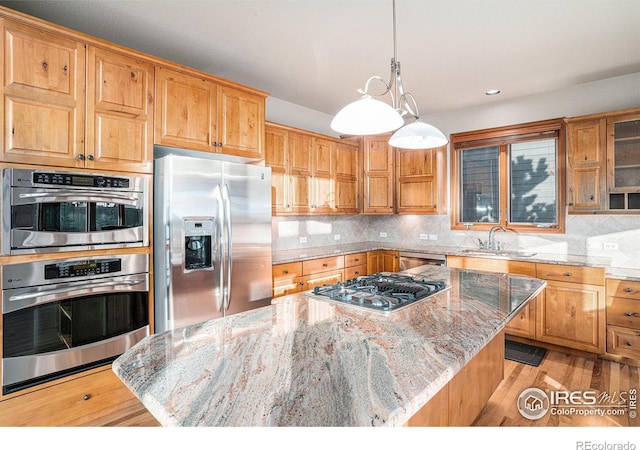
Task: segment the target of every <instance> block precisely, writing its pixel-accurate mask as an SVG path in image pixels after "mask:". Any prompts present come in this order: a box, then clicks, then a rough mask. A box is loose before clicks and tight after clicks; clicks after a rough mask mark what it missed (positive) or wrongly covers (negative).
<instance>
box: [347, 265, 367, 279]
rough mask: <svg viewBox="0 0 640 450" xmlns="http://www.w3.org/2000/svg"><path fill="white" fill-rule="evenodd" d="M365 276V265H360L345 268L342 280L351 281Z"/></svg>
mask: <svg viewBox="0 0 640 450" xmlns="http://www.w3.org/2000/svg"><path fill="white" fill-rule="evenodd" d="M365 275H367V265H366V264H360V265H359V266H353V267H347V268H346V269H344V279H345V280H351V279H353V278H358V277H362V276H365Z"/></svg>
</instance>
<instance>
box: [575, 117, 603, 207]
mask: <svg viewBox="0 0 640 450" xmlns="http://www.w3.org/2000/svg"><path fill="white" fill-rule="evenodd" d="M567 134H568V141H569V148H568V150H567V157H568V162H569V166H568V167H567V186H568V189H567V195H568V198H567V204H568V205H569V212H592V211H600V210H603V209H604V208H605V201H604V195H605V190H606V177H605V175H606V169H605V167H606V159H605V153H606V152H605V149H606V121H605V120H603V119H593V120H584V121H577V122H570V123H569V124H568V125H567Z"/></svg>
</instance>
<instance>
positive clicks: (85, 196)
mask: <svg viewBox="0 0 640 450" xmlns="http://www.w3.org/2000/svg"><path fill="white" fill-rule="evenodd" d="M68 197H77V198H78V199H79V201H80V200H81V201H92V200H129V201H132V202H137V201H139V200H140V199H139V198H138V197H136V196H135V195H131V194H121V193H118V192H106V193H105V192H96V191H91V190H77V191H57V192H56V193H52V192H21V193H19V194H18V198H20V199H41V198H51V199H52V200H55V199H56V198H63V199H65V198H68Z"/></svg>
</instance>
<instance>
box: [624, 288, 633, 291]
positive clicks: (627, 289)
mask: <svg viewBox="0 0 640 450" xmlns="http://www.w3.org/2000/svg"><path fill="white" fill-rule="evenodd" d="M624 291H625V292H633V289H631V288H626V289H625V290H624Z"/></svg>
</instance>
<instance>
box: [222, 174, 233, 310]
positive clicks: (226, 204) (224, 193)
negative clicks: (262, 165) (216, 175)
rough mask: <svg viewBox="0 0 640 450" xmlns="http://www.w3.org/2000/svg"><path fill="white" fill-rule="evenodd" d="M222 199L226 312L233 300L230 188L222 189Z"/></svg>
mask: <svg viewBox="0 0 640 450" xmlns="http://www.w3.org/2000/svg"><path fill="white" fill-rule="evenodd" d="M222 199H223V205H224V220H225V231H226V236H225V238H226V239H225V241H226V242H225V244H224V246H225V247H226V250H227V252H226V253H227V254H226V258H225V263H226V269H227V270H226V280H225V283H224V290H223V293H224V294H223V295H224V296H223V298H224V310H225V312H226V310H227V309H229V300H230V299H231V271H232V269H233V267H232V249H231V231H232V230H231V200H230V198H229V187H228V186H227V185H226V184H225V185H224V186H223V188H222Z"/></svg>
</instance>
